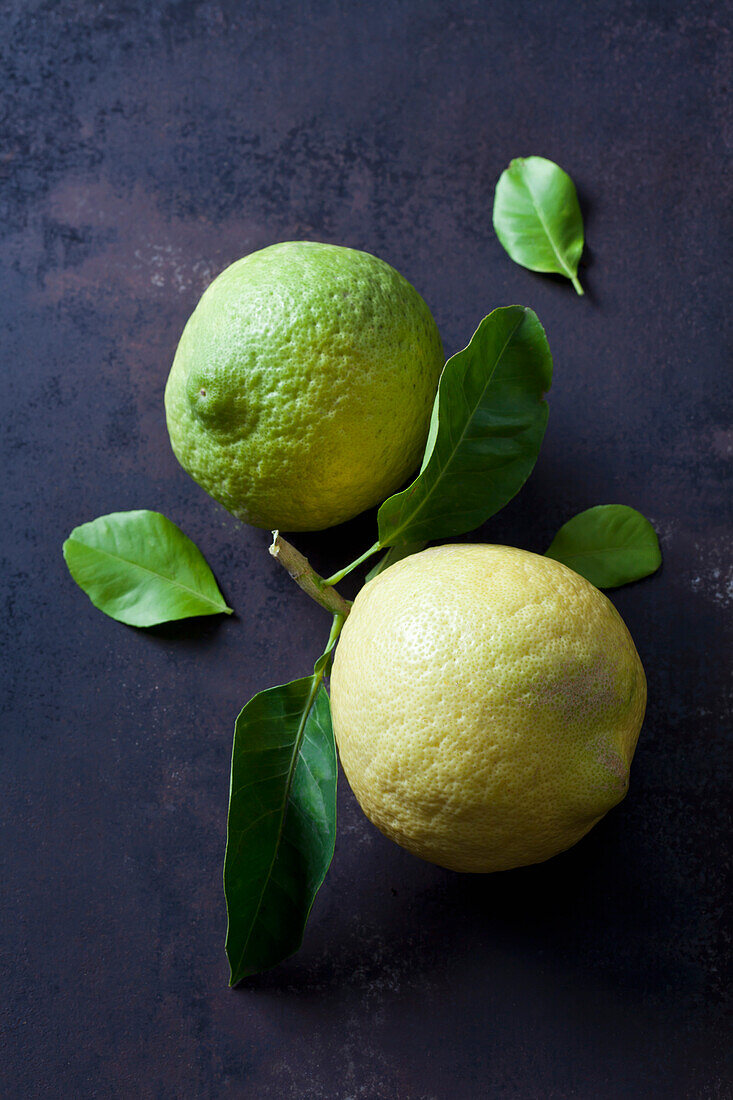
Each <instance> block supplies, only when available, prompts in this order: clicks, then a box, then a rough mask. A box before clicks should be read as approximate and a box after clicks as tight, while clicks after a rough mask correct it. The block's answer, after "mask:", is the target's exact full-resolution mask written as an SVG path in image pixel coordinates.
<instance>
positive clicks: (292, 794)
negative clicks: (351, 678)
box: [224, 673, 337, 985]
mask: <svg viewBox="0 0 733 1100" xmlns="http://www.w3.org/2000/svg"><path fill="white" fill-rule="evenodd" d="M320 681H321V676H320V674H319V673H316V674H314V675H313V676H306V677H304V678H303V679H300V680H294V681H292V682H291V683H289V684H283V685H282V686H281V687H274V688H269V689H268V690H267V691H262V692H260V693H259V694H258V695H255V696H254V698H253V699H250V701H249V702H248V703H247V704H246V706H245V707H244V709H243V710H242V712H241V714H240V715H239V717H238V718H237V721H236V725H235V728H234V748H233V752H232V777H231V789H230V796H229V815H228V820H227V848H226V856H225V860H224V893H225V895H226V903H227V913H228V918H229V923H228V929H227V940H226V952H227V957H228V959H229V965H230V968H231V978H230V985H236V983H237V982H239V981H241V979H242V978H245V977H247V976H248V975H250V974H255V973H257V972H258V971H260V970H266V969H267V968H268V967H271V966H275V964H276V963H278V962H281V961H282V960H283V959H285V958H287V957H288V956H289V955H292V954H293V952H295V951H297V950H298V948H299V947H300V944H301V941H302V939H303V932H304V930H305V925H306V921H307V920H308V914H309V913H310V910H311V906H312V905H313V900H314V898H315V896H316V893H317V892H318V889H319V887H320V886H321V883H322V882H323V879H324V877H325V874H326V871H327V870H328V866H329V864H330V862H331V858H332V856H333V849H334V842H335V838H336V776H337V768H336V748H335V743H334V738H333V730H332V728H331V710H330V705H329V701H328V695H327V694H326V691H325V689H324V688H323V686H322V685H321V682H320Z"/></svg>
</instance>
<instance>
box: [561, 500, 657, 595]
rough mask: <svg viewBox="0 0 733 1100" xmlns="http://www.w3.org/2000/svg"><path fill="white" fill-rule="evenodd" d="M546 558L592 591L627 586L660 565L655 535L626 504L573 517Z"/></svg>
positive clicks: (589, 511)
mask: <svg viewBox="0 0 733 1100" xmlns="http://www.w3.org/2000/svg"><path fill="white" fill-rule="evenodd" d="M546 554H547V557H548V558H554V559H555V561H560V562H562V563H563V565H568V566H569V567H570V568H571V569H574V570H575V572H576V573H580V575H581V577H585V579H586V580H588V581H590V582H591V584H594V585H595V586H596V588H618V587H619V586H620V585H622V584H631V582H632V581H638V580H641V578H642V577H648V576H649V574H650V573H654V572H655V571H656V570H657V569H658V568H659V566H660V565H661V564H662V554H661V551H660V549H659V539H658V538H657V533H656V531H655V530H654V528H653V527H652V525H651V523H650V522H649V520H648V519H646V518H645V517H644V516H642V514H641V512H637V511H636V509H635V508H629V507H628V505H626V504H599V505H597V506H596V507H595V508H588V509H587V510H586V511H585V512H580V513H579V514H578V515H577V516H573V518H572V519H571V520H568V522H567V523H566V524H564V525H563V526H562V527H561V528H560V530H559V531H558V533H557V534H556V535H555V537H554V539H553V540H552V543H551V544H550V547H549V549H548V550H547V551H546Z"/></svg>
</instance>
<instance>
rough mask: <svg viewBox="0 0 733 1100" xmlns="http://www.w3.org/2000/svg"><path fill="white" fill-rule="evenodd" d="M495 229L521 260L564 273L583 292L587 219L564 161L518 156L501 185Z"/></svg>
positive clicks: (534, 268) (536, 268)
mask: <svg viewBox="0 0 733 1100" xmlns="http://www.w3.org/2000/svg"><path fill="white" fill-rule="evenodd" d="M494 229H495V230H496V235H497V237H498V238H499V240H500V241H501V243H502V244H503V245H504V248H505V249H506V250H507V252H508V253H509V255H510V256H511V258H512V259H513V260H514V262H515V263H518V264H521V265H522V267H528V268H529V270H530V271H549V272H552V273H553V274H556V275H564V276H565V277H566V278H567V279H570V281H571V282H572V284H573V286H574V287H575V289H576V290H577V292H578V294H582V293H583V288H582V287H581V285H580V283H579V281H578V278H577V275H578V261H579V260H580V255H581V253H582V251H583V218H582V216H581V213H580V206H579V205H578V195H577V192H576V190H575V184H574V183H573V181H572V180H571V178H570V176H569V175H568V174H567V172H563V170H562V168H560V167H559V165H557V164H554V163H553V161H551V160H546V159H545V158H544V157H517V159H516V160H513V161H512V162H511V163H510V165H509V167H508V168H506V169H505V170H504V171H503V172H502V174H501V176H500V177H499V182H498V183H497V185H496V192H495V194H494Z"/></svg>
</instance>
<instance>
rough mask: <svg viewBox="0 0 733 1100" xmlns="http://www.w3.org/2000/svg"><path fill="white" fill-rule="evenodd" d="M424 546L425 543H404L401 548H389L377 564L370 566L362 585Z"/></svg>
mask: <svg viewBox="0 0 733 1100" xmlns="http://www.w3.org/2000/svg"><path fill="white" fill-rule="evenodd" d="M426 546H427V543H426V542H405V543H403V544H402V545H401V546H391V547H390V548H389V550H388V551H387V553H386V554H384V555H383V556H382V557H381V558H380V559H379V561H378V562H377V564H376V565H374V566H372V568H371V569H370V570H369V572H368V573H367V575H366V578H365V580H364V584H367V583H368V582H369V581H372V580H374V578H375V577H378V576H379V574H380V573H383V572H384V571H385V569H389V567H390V565H394V564H395V563H396V562H398V561H402V559H403V558H409V557H410V555H411V554H417V553H418V552H419V551H420V550H423V549H424V548H425V547H426Z"/></svg>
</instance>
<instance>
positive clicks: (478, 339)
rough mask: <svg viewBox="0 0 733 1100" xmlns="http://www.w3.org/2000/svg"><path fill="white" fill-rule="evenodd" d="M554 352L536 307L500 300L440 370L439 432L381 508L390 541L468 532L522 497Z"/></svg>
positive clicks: (383, 537)
mask: <svg viewBox="0 0 733 1100" xmlns="http://www.w3.org/2000/svg"><path fill="white" fill-rule="evenodd" d="M551 382H552V356H551V355H550V349H549V347H548V344H547V338H546V337H545V333H544V329H543V328H542V325H541V324H540V322H539V321H538V319H537V316H536V314H535V313H533V312H532V310H531V309H526V308H525V307H524V306H505V307H503V308H501V309H495V310H494V311H493V313H490V314H489V316H488V317H484V319H483V321H482V322H481V324H480V325H479V327H478V328H477V330H476V332H475V333H474V335H473V338H472V340H471V342H470V344H469V345H468V347H467V348H464V349H463V351H459V352H458V353H457V354H456V355H454V356H453V357H452V358H451V359H449V360H448V362H447V363H446V365H445V367H444V368H443V373H442V375H441V378H440V385H439V387H438V396H437V398H436V403H437V404H436V408H437V418H436V417H435V416H434V417H433V427H432V429H431V433H430V435H431V438H430V440H429V442H428V448H427V450H426V458H425V460H424V462H423V467H422V470H421V472H420V473H419V474H418V476H417V477H416V479H415V480H414V481H413V483H412V485H410V486H408V488H407V489H404V490H403V491H402V492H401V493H397V494H396V495H395V496H392V497H390V498H389V499H388V500H386V501H385V502H384V504H383V505H382V507H381V508H380V509H379V516H378V520H379V541H380V543H381V544H382V546H396V545H403V544H405V543H411V542H429V541H430V540H431V539H438V538H447V537H451V536H454V535H461V534H463V533H464V532H466V531H471V530H473V528H474V527H478V526H480V525H481V524H482V523H483V522H484V521H485V520H487V519H488V518H489V516H493V515H494V513H495V512H498V511H499V509H500V508H503V507H504V505H505V504H506V503H507V502H508V501H510V500H511V499H512V497H513V496H514V495H515V493H517V492H518V491H519V489H521V487H522V485H523V484H524V482H525V481H526V480H527V478H528V477H529V475H530V473H531V471H532V467H533V466H534V464H535V462H536V461H537V455H538V453H539V449H540V445H541V443H542V437H543V436H544V434H545V427H546V424H547V412H548V410H547V403H546V402H545V401H544V400H543V395H544V393H545V392H546V391H547V390H549V388H550V385H551Z"/></svg>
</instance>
